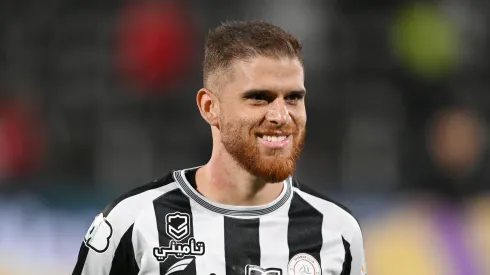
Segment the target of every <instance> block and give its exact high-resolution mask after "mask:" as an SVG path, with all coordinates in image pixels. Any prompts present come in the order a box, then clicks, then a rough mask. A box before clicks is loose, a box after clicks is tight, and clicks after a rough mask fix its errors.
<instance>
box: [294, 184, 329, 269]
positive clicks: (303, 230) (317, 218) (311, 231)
mask: <svg viewBox="0 0 490 275" xmlns="http://www.w3.org/2000/svg"><path fill="white" fill-rule="evenodd" d="M288 215H289V225H288V235H287V236H288V237H287V238H288V246H289V258H290V259H291V258H292V257H294V255H296V254H298V253H307V254H310V255H311V256H313V257H314V258H315V259H316V260H317V261H318V263H319V264H321V259H320V251H321V249H322V244H323V238H322V222H323V215H322V214H321V213H320V212H318V210H316V209H315V208H314V207H313V206H311V205H310V204H309V203H308V202H306V201H305V200H304V199H303V198H302V197H301V196H299V195H298V194H297V193H294V195H293V199H292V201H291V206H290V207H289V214H288Z"/></svg>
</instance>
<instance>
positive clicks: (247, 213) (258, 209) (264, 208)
mask: <svg viewBox="0 0 490 275" xmlns="http://www.w3.org/2000/svg"><path fill="white" fill-rule="evenodd" d="M200 167H201V166H198V167H194V168H188V169H182V170H177V171H174V172H173V177H174V179H175V181H176V182H177V183H178V185H179V187H180V189H181V190H182V192H184V194H186V195H187V196H188V197H189V198H190V199H192V200H194V201H195V202H196V203H198V204H199V205H201V206H202V207H204V208H206V209H208V210H210V211H212V212H215V213H218V214H222V215H226V216H237V217H257V216H262V215H266V214H269V213H271V212H274V211H275V210H277V209H279V208H280V207H281V206H283V205H284V204H286V202H287V201H288V200H289V199H290V198H291V197H292V194H293V191H292V190H293V188H292V178H291V177H289V178H287V179H286V180H284V181H283V184H284V188H283V189H282V192H281V194H280V195H279V196H278V197H277V198H276V199H275V200H274V201H272V202H270V203H269V204H266V205H261V206H234V205H225V204H219V203H216V202H213V201H210V200H209V199H207V198H206V197H204V196H203V195H202V194H201V193H199V192H197V190H196V188H195V184H194V185H193V184H191V183H190V181H189V180H188V178H187V177H186V174H187V173H188V172H195V171H196V170H197V169H198V168H200ZM191 175H192V177H194V176H195V173H191ZM192 182H194V180H192Z"/></svg>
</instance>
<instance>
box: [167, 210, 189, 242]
mask: <svg viewBox="0 0 490 275" xmlns="http://www.w3.org/2000/svg"><path fill="white" fill-rule="evenodd" d="M165 221H166V227H165V229H166V232H167V235H168V236H170V237H171V238H173V239H174V240H176V241H180V240H182V239H184V238H185V237H187V236H189V234H190V216H189V214H185V213H179V212H175V213H171V214H167V215H166V216H165Z"/></svg>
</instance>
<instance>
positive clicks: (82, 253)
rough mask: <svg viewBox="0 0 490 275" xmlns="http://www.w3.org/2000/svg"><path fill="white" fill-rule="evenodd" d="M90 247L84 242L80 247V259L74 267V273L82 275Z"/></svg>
mask: <svg viewBox="0 0 490 275" xmlns="http://www.w3.org/2000/svg"><path fill="white" fill-rule="evenodd" d="M87 255H88V247H87V246H86V245H85V243H83V242H82V246H81V247H80V252H79V253H78V260H77V264H76V265H75V268H74V269H73V273H72V275H81V274H82V271H83V266H84V265H85V260H87Z"/></svg>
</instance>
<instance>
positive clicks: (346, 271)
mask: <svg viewBox="0 0 490 275" xmlns="http://www.w3.org/2000/svg"><path fill="white" fill-rule="evenodd" d="M342 243H343V244H344V250H345V257H344V264H343V265H342V273H340V275H350V270H351V266H352V254H351V253H350V243H349V242H347V241H346V240H345V239H344V236H342Z"/></svg>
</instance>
